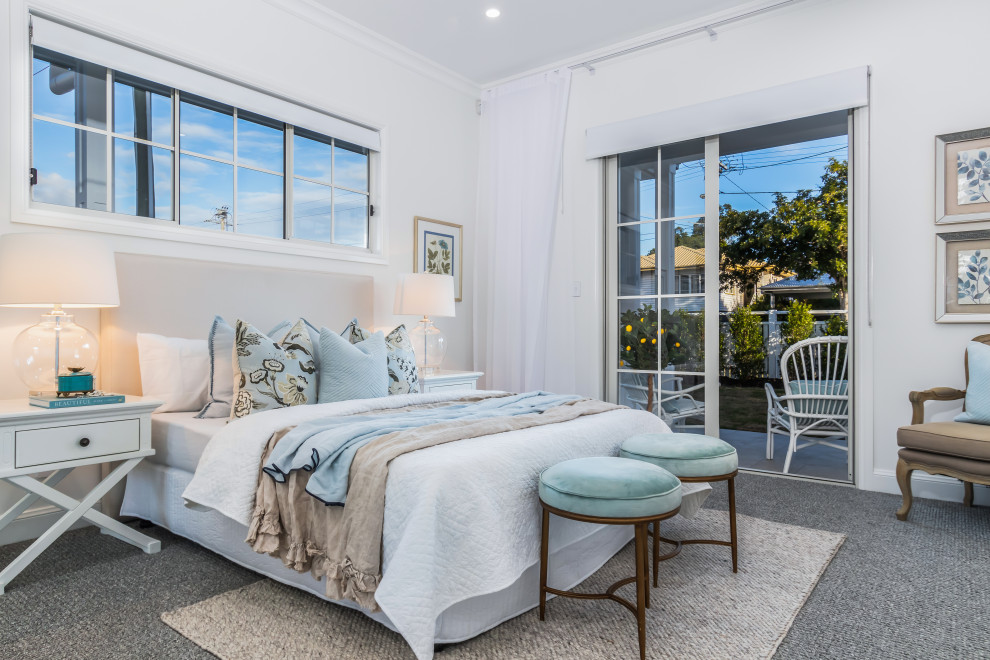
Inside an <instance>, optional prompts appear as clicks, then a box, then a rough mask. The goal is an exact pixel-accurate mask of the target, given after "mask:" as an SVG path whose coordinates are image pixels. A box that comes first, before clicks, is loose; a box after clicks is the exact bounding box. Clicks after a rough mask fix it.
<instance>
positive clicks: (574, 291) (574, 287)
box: [571, 281, 581, 298]
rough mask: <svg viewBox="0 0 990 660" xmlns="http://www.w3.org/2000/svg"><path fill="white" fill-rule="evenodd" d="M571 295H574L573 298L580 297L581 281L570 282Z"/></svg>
mask: <svg viewBox="0 0 990 660" xmlns="http://www.w3.org/2000/svg"><path fill="white" fill-rule="evenodd" d="M571 295H572V296H574V297H575V298H580V297H581V283H580V282H578V281H575V282H574V283H573V284H571Z"/></svg>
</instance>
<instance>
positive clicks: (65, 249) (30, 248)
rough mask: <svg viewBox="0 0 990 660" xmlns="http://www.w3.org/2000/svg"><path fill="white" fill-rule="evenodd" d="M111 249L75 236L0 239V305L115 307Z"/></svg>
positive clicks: (115, 269)
mask: <svg viewBox="0 0 990 660" xmlns="http://www.w3.org/2000/svg"><path fill="white" fill-rule="evenodd" d="M119 304H120V295H119V294H118V292H117V265H116V263H115V261H114V257H113V250H112V249H111V248H110V246H109V245H108V244H107V243H106V242H104V241H101V240H99V239H96V238H92V237H89V236H80V235H78V234H4V235H3V236H0V305H2V306H4V307H53V306H54V305H62V306H63V307H116V306H117V305H119Z"/></svg>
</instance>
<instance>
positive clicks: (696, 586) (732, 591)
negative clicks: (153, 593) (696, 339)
mask: <svg viewBox="0 0 990 660" xmlns="http://www.w3.org/2000/svg"><path fill="white" fill-rule="evenodd" d="M663 533H664V536H668V537H672V538H706V537H707V538H724V537H726V536H727V534H728V514H727V513H726V512H724V511H707V510H705V511H701V512H700V513H699V514H698V516H697V517H696V518H694V519H692V520H686V519H683V518H675V519H674V520H672V521H669V522H665V523H664V526H663ZM844 540H845V536H844V535H841V534H834V533H831V532H823V531H819V530H814V529H807V528H804V527H794V526H791V525H782V524H779V523H773V522H769V521H766V520H760V519H758V518H750V517H747V516H739V572H738V573H735V574H733V573H732V570H731V562H730V556H729V549H728V548H726V547H720V546H709V545H691V546H685V547H684V550H683V551H682V552H681V554H680V555H679V556H677V557H675V558H674V559H671V560H669V561H666V562H663V563H661V564H660V586H659V587H658V588H654V589H653V590H652V592H651V599H652V602H651V605H652V608H651V609H650V610H647V629H648V632H647V644H648V651H647V656H648V657H649V658H650V659H651V660H659V659H661V658H769V657H771V656H772V655H773V654H774V652H775V651H776V650H777V647H778V646H779V645H780V643H781V641H782V640H783V639H784V636H785V635H786V634H787V631H788V630H789V629H790V627H791V623H792V622H793V621H794V618H795V617H796V616H797V614H798V612H799V611H800V610H801V607H802V606H803V605H804V602H805V600H807V598H808V596H809V595H810V594H811V591H812V590H813V589H814V588H815V585H816V584H817V583H818V579H819V577H820V576H821V575H822V573H823V572H824V571H825V569H826V568H827V567H828V564H829V562H831V561H832V557H833V556H835V553H836V552H837V551H838V550H839V547H840V546H841V545H842V542H843V541H844ZM632 566H633V549H632V544H630V545H628V546H626V547H625V548H624V549H623V550H622V551H620V552H619V553H618V554H617V555H616V556H615V557H613V558H612V559H611V560H610V561H609V562H608V563H606V564H605V566H603V567H602V568H601V569H600V570H599V571H598V572H597V573H595V574H594V575H593V576H592V577H590V578H589V579H588V580H586V581H585V582H584V583H583V584H582V586H581V587H579V588H580V589H581V590H584V591H602V590H603V589H604V588H605V587H607V586H608V585H609V584H611V583H612V582H615V581H616V580H618V579H620V578H622V577H626V576H628V575H631V574H632ZM551 586H553V585H551ZM634 588H635V587H634V585H629V586H626V587H623V588H622V589H621V590H620V594H622V595H625V596H626V597H627V598H632V599H633V600H634V599H635V591H634ZM162 621H164V622H165V623H166V624H167V625H169V626H170V627H172V628H173V629H175V630H176V631H177V632H179V633H180V634H181V635H183V636H185V637H186V638H188V639H189V640H191V641H192V642H194V643H195V644H197V645H198V646H200V647H201V648H203V649H205V650H206V651H209V652H210V653H212V654H214V655H215V656H217V657H218V658H221V659H222V660H253V659H254V658H258V659H261V658H264V659H265V660H270V659H271V658H279V657H282V658H328V659H329V658H334V659H348V660H351V659H353V660H380V659H389V660H391V659H395V660H413V659H414V656H413V653H412V651H411V650H410V649H409V647H408V646H406V644H405V642H404V641H403V640H402V637H400V636H399V635H398V634H397V633H394V632H392V631H390V630H388V629H387V628H385V627H384V626H382V625H380V624H378V623H375V622H374V621H372V620H370V619H368V618H366V617H365V616H364V615H362V614H360V613H359V612H355V611H353V610H350V609H346V608H343V607H339V606H336V605H333V604H330V603H326V602H323V601H321V600H320V599H318V598H316V597H315V596H312V595H310V594H308V593H304V592H302V591H299V590H298V589H294V588H292V587H287V586H284V585H282V584H280V583H277V582H274V581H272V580H267V579H266V580H261V581H259V582H256V583H254V584H251V585H248V586H246V587H243V588H240V589H235V590H233V591H229V592H227V593H223V594H220V595H218V596H214V597H213V598H210V599H207V600H204V601H202V602H199V603H196V604H194V605H190V606H188V607H183V608H181V609H178V610H174V611H172V612H166V613H165V614H163V615H162ZM638 656H639V647H638V642H637V636H636V621H635V618H634V617H633V615H632V614H631V613H630V612H629V611H628V610H626V609H625V608H624V607H622V606H621V605H619V604H618V603H613V602H610V601H588V600H580V601H579V600H574V599H568V598H555V599H553V600H551V601H550V602H548V604H547V617H546V621H542V622H541V621H540V620H539V619H538V617H537V613H536V610H530V611H529V612H526V613H525V614H522V615H520V616H518V617H516V618H514V619H511V620H509V621H507V622H505V623H503V624H502V625H500V626H497V627H495V628H493V629H492V630H490V631H488V632H487V633H484V634H482V635H480V636H478V637H475V638H474V639H471V640H468V641H466V642H463V643H460V644H453V645H450V646H447V647H445V648H444V649H443V650H442V651H441V652H440V653H437V654H436V658H437V660H475V659H477V660H482V659H483V660H503V659H504V660H510V659H511V660H529V659H531V658H532V659H534V660H535V659H536V658H541V659H543V658H559V659H561V660H563V659H581V660H583V659H588V660H591V659H592V658H594V659H598V658H635V657H638Z"/></svg>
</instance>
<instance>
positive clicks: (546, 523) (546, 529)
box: [540, 509, 550, 621]
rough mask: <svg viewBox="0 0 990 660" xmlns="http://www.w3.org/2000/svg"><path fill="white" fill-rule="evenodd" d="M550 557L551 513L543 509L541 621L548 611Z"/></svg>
mask: <svg viewBox="0 0 990 660" xmlns="http://www.w3.org/2000/svg"><path fill="white" fill-rule="evenodd" d="M549 556H550V512H549V511H547V510H546V509H543V533H542V534H541V536H540V621H543V615H544V614H545V613H546V609H547V561H548V559H549Z"/></svg>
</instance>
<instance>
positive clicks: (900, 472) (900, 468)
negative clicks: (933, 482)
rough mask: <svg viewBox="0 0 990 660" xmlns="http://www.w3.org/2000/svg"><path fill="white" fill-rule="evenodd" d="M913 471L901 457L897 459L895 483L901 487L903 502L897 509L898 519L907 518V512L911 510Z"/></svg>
mask: <svg viewBox="0 0 990 660" xmlns="http://www.w3.org/2000/svg"><path fill="white" fill-rule="evenodd" d="M912 472H914V470H913V469H912V468H909V467H908V464H907V463H906V462H905V461H904V459H903V458H899V459H897V485H898V486H900V487H901V497H902V498H903V500H904V501H903V503H902V504H901V508H900V509H898V510H897V519H898V520H907V517H908V512H909V511H911V502H912V496H911V473H912Z"/></svg>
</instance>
